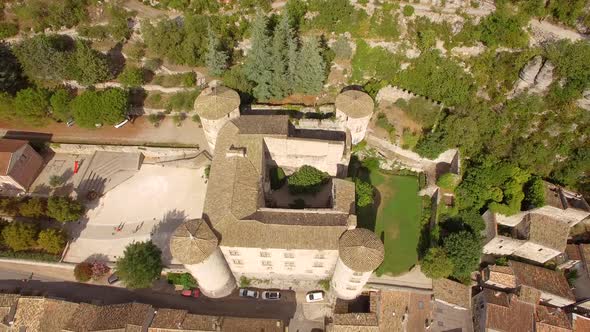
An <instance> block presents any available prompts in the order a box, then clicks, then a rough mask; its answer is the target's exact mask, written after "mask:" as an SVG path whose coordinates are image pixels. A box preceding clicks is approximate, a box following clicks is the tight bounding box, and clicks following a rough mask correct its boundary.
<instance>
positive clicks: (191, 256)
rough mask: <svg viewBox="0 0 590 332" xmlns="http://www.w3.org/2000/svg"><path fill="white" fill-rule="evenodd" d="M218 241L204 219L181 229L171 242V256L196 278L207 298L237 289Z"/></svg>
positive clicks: (175, 233)
mask: <svg viewBox="0 0 590 332" xmlns="http://www.w3.org/2000/svg"><path fill="white" fill-rule="evenodd" d="M218 244H219V239H218V238H217V236H216V235H215V233H213V230H212V229H211V227H209V225H208V224H207V223H206V222H205V221H204V220H202V219H193V220H189V221H186V222H184V223H182V225H180V226H178V228H177V229H176V231H174V234H173V235H172V238H171V239H170V252H171V253H172V256H173V257H174V258H175V259H176V260H178V261H180V262H181V263H182V264H184V267H185V268H186V269H187V270H188V271H189V272H190V273H191V274H192V275H193V277H195V279H197V282H198V283H199V288H200V289H201V291H202V292H203V294H205V295H206V296H208V297H213V298H217V297H224V296H227V295H229V294H230V293H231V292H232V291H233V290H234V289H235V288H236V280H235V279H234V276H233V274H232V273H231V271H230V269H229V266H228V265H227V262H226V261H225V257H224V256H223V253H222V252H221V249H219V246H218Z"/></svg>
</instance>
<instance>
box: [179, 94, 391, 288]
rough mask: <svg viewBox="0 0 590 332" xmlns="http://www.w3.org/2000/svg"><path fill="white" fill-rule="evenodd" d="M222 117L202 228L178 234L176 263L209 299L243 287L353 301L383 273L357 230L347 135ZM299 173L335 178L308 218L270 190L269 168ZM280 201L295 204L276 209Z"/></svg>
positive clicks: (192, 226)
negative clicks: (327, 289)
mask: <svg viewBox="0 0 590 332" xmlns="http://www.w3.org/2000/svg"><path fill="white" fill-rule="evenodd" d="M216 89H217V91H222V90H224V89H225V88H222V87H216ZM225 91H227V90H225ZM226 93H227V94H228V95H229V93H228V92H226ZM224 102H225V101H224ZM196 105H204V104H200V103H196ZM211 107H214V105H211ZM232 107H234V104H232V105H231V107H224V108H223V109H224V112H226V111H227V110H229V109H230V108H232ZM235 107H236V109H237V107H238V106H235ZM371 111H372V110H371ZM207 113H208V110H205V109H201V110H200V111H199V114H207ZM224 114H226V115H227V120H225V125H224V126H222V127H221V129H219V130H218V131H217V133H218V134H217V136H216V137H214V136H210V138H211V142H213V144H214V146H215V149H214V155H213V160H212V164H211V170H210V174H209V183H208V187H207V193H206V197H205V204H204V207H203V217H202V220H193V221H189V222H187V223H185V224H183V225H181V226H180V227H179V228H178V229H177V231H176V233H175V234H174V236H173V237H172V239H171V252H172V254H173V256H174V257H175V258H176V259H178V260H179V261H181V262H182V263H183V264H185V266H186V267H187V269H188V270H189V271H190V272H191V273H192V274H193V276H194V277H195V278H196V279H197V281H198V283H199V286H200V287H201V289H202V291H203V292H204V293H205V294H207V295H208V296H210V297H222V296H225V295H227V294H229V293H230V292H231V290H232V289H233V288H234V287H236V280H240V278H242V277H245V278H250V279H257V280H270V281H272V282H277V283H281V285H283V286H284V284H285V283H286V284H292V285H296V284H298V283H299V282H314V283H317V282H318V281H320V280H328V279H332V280H333V283H332V288H333V290H334V292H335V294H336V295H337V296H342V297H343V298H354V297H355V296H356V295H358V294H359V293H360V292H361V291H362V289H363V286H364V284H365V283H366V281H367V279H368V277H369V275H370V274H371V272H372V271H373V269H375V268H377V267H378V266H379V265H380V264H381V262H382V260H383V253H384V249H383V244H382V243H381V241H380V240H379V239H378V238H377V237H376V236H375V234H373V233H372V232H370V231H366V230H357V229H355V228H356V215H355V186H354V183H353V182H350V181H347V180H344V179H343V177H345V176H346V169H347V167H348V162H349V158H350V141H349V140H347V139H346V137H347V135H325V136H322V135H315V134H314V135H310V133H309V130H306V131H301V130H298V129H296V128H295V127H294V126H292V125H291V124H290V122H289V118H288V116H286V115H245V116H235V117H233V115H231V116H230V115H229V113H224ZM232 114H233V113H232ZM219 121H221V120H219ZM219 123H220V122H219ZM204 126H205V123H204ZM214 132H215V131H209V134H208V135H212V133H214ZM318 132H320V134H321V131H318ZM348 137H349V136H348ZM303 165H311V166H314V167H316V168H318V169H319V170H321V171H324V172H326V173H328V174H329V175H330V176H332V178H330V180H329V182H328V183H327V184H325V187H324V188H326V190H324V191H323V195H320V194H318V195H316V196H313V197H308V198H306V199H308V200H312V201H313V202H310V203H312V204H311V205H313V206H315V207H313V208H312V207H307V206H308V203H305V206H306V207H305V208H303V209H301V208H295V207H294V206H292V204H291V203H292V201H293V200H296V199H301V198H300V197H291V196H290V195H289V193H287V192H286V191H283V192H280V193H278V194H277V192H275V191H273V190H271V188H270V172H271V170H272V169H273V168H275V167H282V168H284V169H285V172H286V173H287V174H289V172H291V171H294V170H296V169H297V168H299V167H301V166H303ZM277 195H283V196H281V197H282V200H283V201H284V200H285V195H286V198H287V199H288V200H291V201H289V204H287V205H285V204H281V199H279V197H278V196H277Z"/></svg>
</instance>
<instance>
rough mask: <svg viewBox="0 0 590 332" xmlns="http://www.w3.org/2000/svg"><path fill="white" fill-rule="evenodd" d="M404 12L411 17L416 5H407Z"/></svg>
mask: <svg viewBox="0 0 590 332" xmlns="http://www.w3.org/2000/svg"><path fill="white" fill-rule="evenodd" d="M403 14H404V16H406V17H410V16H412V15H414V7H413V6H411V5H405V6H404V9H403Z"/></svg>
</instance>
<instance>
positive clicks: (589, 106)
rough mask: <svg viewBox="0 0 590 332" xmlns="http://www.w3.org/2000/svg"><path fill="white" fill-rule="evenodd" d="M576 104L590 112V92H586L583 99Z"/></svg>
mask: <svg viewBox="0 0 590 332" xmlns="http://www.w3.org/2000/svg"><path fill="white" fill-rule="evenodd" d="M576 104H578V107H580V108H583V109H585V110H586V111H590V90H586V91H584V93H583V94H582V98H580V99H578V100H576Z"/></svg>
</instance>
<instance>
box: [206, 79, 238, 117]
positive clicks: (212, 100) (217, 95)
mask: <svg viewBox="0 0 590 332" xmlns="http://www.w3.org/2000/svg"><path fill="white" fill-rule="evenodd" d="M239 106H240V95H238V93H237V92H235V91H234V90H232V89H230V88H226V87H224V86H222V85H214V86H210V87H208V88H206V89H205V90H203V92H201V94H200V95H199V96H198V97H197V99H196V100H195V110H196V111H197V114H198V115H199V116H200V117H201V118H204V119H208V120H217V119H221V118H223V117H224V116H226V115H228V114H229V113H231V112H232V111H233V110H235V109H236V108H238V107H239Z"/></svg>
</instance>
